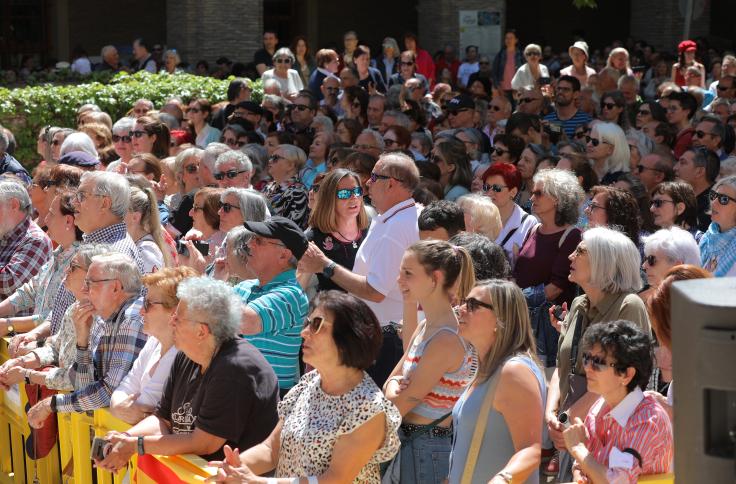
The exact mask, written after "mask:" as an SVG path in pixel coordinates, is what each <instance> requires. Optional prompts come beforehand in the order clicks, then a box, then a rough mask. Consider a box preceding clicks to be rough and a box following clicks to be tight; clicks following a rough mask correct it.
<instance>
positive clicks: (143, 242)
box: [135, 234, 164, 274]
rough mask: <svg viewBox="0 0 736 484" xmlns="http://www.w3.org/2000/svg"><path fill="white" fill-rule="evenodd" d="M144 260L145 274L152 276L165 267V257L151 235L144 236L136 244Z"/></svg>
mask: <svg viewBox="0 0 736 484" xmlns="http://www.w3.org/2000/svg"><path fill="white" fill-rule="evenodd" d="M135 245H136V246H137V247H138V251H139V252H140V254H141V260H143V273H144V274H150V273H152V272H156V271H158V270H159V269H163V267H164V255H163V254H162V253H161V249H160V248H159V246H158V244H156V242H155V241H154V240H153V236H152V235H151V234H148V235H144V236H143V237H141V238H140V239H138V240H137V241H136V242H135Z"/></svg>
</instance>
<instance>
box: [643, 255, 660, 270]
mask: <svg viewBox="0 0 736 484" xmlns="http://www.w3.org/2000/svg"><path fill="white" fill-rule="evenodd" d="M644 262H646V263H647V265H649V267H654V266H656V265H657V256H655V255H645V256H644Z"/></svg>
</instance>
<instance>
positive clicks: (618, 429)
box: [576, 388, 674, 484]
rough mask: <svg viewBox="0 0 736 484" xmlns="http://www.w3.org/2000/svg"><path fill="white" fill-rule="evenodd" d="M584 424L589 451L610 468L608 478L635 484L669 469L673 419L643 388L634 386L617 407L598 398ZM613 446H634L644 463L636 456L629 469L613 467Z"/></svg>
mask: <svg viewBox="0 0 736 484" xmlns="http://www.w3.org/2000/svg"><path fill="white" fill-rule="evenodd" d="M585 427H586V428H587V429H588V433H589V434H590V439H589V440H588V445H587V446H588V450H589V451H590V453H591V455H593V457H594V458H595V460H596V462H598V463H599V464H602V465H604V466H605V467H607V468H608V473H607V475H608V479H609V481H611V482H613V481H614V480H615V482H629V483H632V484H635V483H636V482H637V479H638V477H639V476H640V475H649V474H663V473H666V472H669V470H670V467H671V464H672V458H673V456H674V441H673V435H672V424H671V423H670V418H669V416H667V412H665V410H664V409H663V408H662V407H661V406H659V404H658V403H657V402H656V400H654V398H652V397H649V396H644V393H643V392H642V391H641V389H639V388H636V389H634V390H633V391H632V392H631V393H629V394H628V395H626V397H625V398H624V399H623V400H621V402H620V403H619V404H618V405H616V406H615V407H614V408H611V407H610V406H609V405H608V404H606V401H605V400H603V398H599V399H598V401H597V402H596V403H594V404H593V406H592V407H591V408H590V411H589V412H588V416H587V417H586V418H585ZM614 448H616V449H618V451H619V452H622V451H624V450H626V449H633V450H634V451H636V453H638V454H639V456H640V457H641V462H640V461H639V459H637V458H634V459H633V464H632V465H631V467H630V468H624V467H615V468H611V466H610V464H609V456H610V455H611V452H612V451H613V450H614ZM632 454H633V452H632ZM576 465H577V464H576Z"/></svg>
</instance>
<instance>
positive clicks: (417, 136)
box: [411, 131, 432, 151]
mask: <svg viewBox="0 0 736 484" xmlns="http://www.w3.org/2000/svg"><path fill="white" fill-rule="evenodd" d="M411 139H412V140H417V141H418V142H419V144H420V145H422V148H423V149H425V150H427V151H432V138H430V137H429V135H428V134H427V133H425V132H423V131H414V132H413V133H412V134H411Z"/></svg>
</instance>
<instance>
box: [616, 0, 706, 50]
mask: <svg viewBox="0 0 736 484" xmlns="http://www.w3.org/2000/svg"><path fill="white" fill-rule="evenodd" d="M694 3H700V4H704V7H703V10H702V12H701V13H700V15H699V16H697V18H696V17H695V16H694V17H693V21H692V23H691V24H690V38H695V37H698V36H706V35H708V34H709V33H710V6H709V2H698V1H696V2H694ZM684 25H685V18H684V17H683V16H682V14H681V13H680V2H679V1H678V0H647V1H632V2H631V17H630V30H631V36H632V37H633V38H635V39H644V40H646V41H647V42H649V43H650V44H652V45H654V46H655V47H656V48H657V49H658V50H664V51H668V52H673V53H675V52H677V44H679V43H680V41H682V40H684V39H683V38H682V34H683V27H684Z"/></svg>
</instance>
